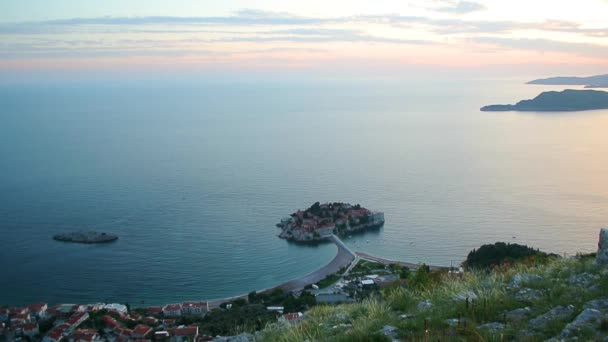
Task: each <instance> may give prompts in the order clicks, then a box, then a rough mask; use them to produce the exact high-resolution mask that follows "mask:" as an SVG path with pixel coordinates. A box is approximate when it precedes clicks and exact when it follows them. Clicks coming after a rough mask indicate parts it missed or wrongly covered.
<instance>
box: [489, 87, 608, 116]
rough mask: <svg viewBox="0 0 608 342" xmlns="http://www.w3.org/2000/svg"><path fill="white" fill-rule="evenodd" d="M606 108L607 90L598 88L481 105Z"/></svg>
mask: <svg viewBox="0 0 608 342" xmlns="http://www.w3.org/2000/svg"><path fill="white" fill-rule="evenodd" d="M593 109H608V92H605V91H598V90H572V89H566V90H564V91H561V92H558V91H547V92H543V93H541V94H540V95H538V96H537V97H535V98H534V99H532V100H523V101H519V102H518V103H517V104H515V105H491V106H485V107H482V108H481V110H482V111H484V112H504V111H519V112H574V111H583V110H593Z"/></svg>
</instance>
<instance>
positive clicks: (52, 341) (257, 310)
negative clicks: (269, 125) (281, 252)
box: [0, 260, 410, 342]
mask: <svg viewBox="0 0 608 342" xmlns="http://www.w3.org/2000/svg"><path fill="white" fill-rule="evenodd" d="M409 271H410V270H409V269H408V268H407V267H403V266H399V265H397V264H391V265H383V264H380V263H376V262H373V261H365V260H358V263H357V264H355V265H354V267H352V268H349V269H346V270H345V269H342V270H340V272H338V273H336V274H332V275H329V276H327V277H326V278H325V279H322V280H321V281H319V282H318V283H316V284H309V285H307V286H306V287H305V288H304V289H302V290H301V291H294V292H285V291H283V290H282V289H279V288H275V289H271V290H267V291H264V292H255V291H254V292H251V293H249V294H248V295H246V296H241V297H235V298H232V299H231V300H224V301H220V302H217V301H216V302H211V301H209V302H205V301H192V302H182V303H173V304H167V305H164V306H152V307H138V308H131V307H130V306H129V305H128V304H118V303H111V304H104V303H97V304H87V305H80V304H55V305H52V306H50V305H49V304H47V303H36V304H31V305H27V306H19V307H0V341H2V340H4V341H42V342H60V341H66V342H92V341H108V342H123V341H125V342H126V341H169V342H182V341H218V342H222V341H223V342H227V341H248V340H252V339H253V335H252V333H255V331H256V330H259V329H262V328H264V326H265V325H266V324H269V323H275V324H281V325H284V324H288V325H289V324H294V323H296V322H298V321H299V320H301V319H302V318H303V317H304V316H305V315H306V311H307V310H308V309H310V308H312V307H313V306H316V305H323V304H325V305H332V304H339V303H350V302H355V301H359V300H362V299H364V298H366V297H368V296H370V295H371V294H373V293H377V291H379V290H380V289H383V288H386V287H389V286H400V285H401V284H402V283H403V282H404V281H406V280H405V279H407V276H408V273H409ZM243 312H253V315H254V316H255V317H252V321H256V322H257V323H258V324H257V325H253V326H251V329H250V331H249V332H247V333H241V334H240V335H232V336H227V335H222V334H217V332H219V331H222V330H221V329H220V328H218V327H216V326H214V325H213V324H214V323H213V322H220V321H221V322H222V323H221V324H227V325H231V327H230V328H231V329H234V328H235V327H236V326H237V325H238V322H239V321H233V320H234V319H235V317H240V316H241V315H242V314H243ZM243 322H244V323H245V324H244V326H246V325H247V324H248V322H246V321H243ZM260 322H261V323H263V324H260ZM218 329H220V330H218Z"/></svg>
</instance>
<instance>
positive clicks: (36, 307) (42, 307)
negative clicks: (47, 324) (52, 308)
mask: <svg viewBox="0 0 608 342" xmlns="http://www.w3.org/2000/svg"><path fill="white" fill-rule="evenodd" d="M48 308H49V306H48V304H46V303H36V304H32V305H30V306H28V310H29V312H30V314H32V315H34V316H36V317H38V318H43V317H44V316H45V315H46V310H47V309H48Z"/></svg>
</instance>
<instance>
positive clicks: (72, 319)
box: [67, 312, 86, 325]
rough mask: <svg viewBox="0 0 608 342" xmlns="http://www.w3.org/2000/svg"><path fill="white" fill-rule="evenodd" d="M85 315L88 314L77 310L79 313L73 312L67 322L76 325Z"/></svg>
mask: <svg viewBox="0 0 608 342" xmlns="http://www.w3.org/2000/svg"><path fill="white" fill-rule="evenodd" d="M85 315H86V312H77V313H75V314H73V315H72V316H70V318H69V319H68V320H67V323H68V324H69V325H74V324H76V323H78V322H79V321H80V320H81V319H82V318H83V317H84V316H85Z"/></svg>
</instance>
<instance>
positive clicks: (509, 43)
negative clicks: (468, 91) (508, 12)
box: [471, 37, 608, 58]
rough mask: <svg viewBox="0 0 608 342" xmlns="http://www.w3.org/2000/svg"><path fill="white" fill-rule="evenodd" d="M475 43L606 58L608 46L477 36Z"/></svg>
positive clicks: (510, 48) (504, 47)
mask: <svg viewBox="0 0 608 342" xmlns="http://www.w3.org/2000/svg"><path fill="white" fill-rule="evenodd" d="M471 40H472V41H473V42H475V43H479V44H489V45H495V46H499V47H501V48H503V49H509V50H512V49H519V50H530V51H538V52H561V53H569V54H575V55H580V56H586V57H593V58H608V46H606V45H598V44H589V43H574V42H564V41H557V40H550V39H515V38H502V37H501V38H499V37H478V38H473V39H471Z"/></svg>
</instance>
